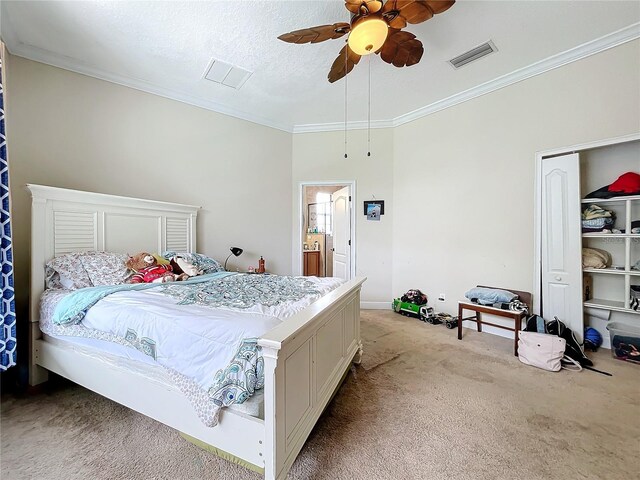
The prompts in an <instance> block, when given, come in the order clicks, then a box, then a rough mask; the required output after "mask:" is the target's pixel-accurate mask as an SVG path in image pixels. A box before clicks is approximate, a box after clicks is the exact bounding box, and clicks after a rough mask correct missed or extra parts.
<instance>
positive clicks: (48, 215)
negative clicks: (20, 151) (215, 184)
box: [27, 185, 200, 322]
mask: <svg viewBox="0 0 640 480" xmlns="http://www.w3.org/2000/svg"><path fill="white" fill-rule="evenodd" d="M27 188H28V189H29V191H30V192H31V197H32V203H31V291H30V293H31V298H30V305H31V312H30V313H31V315H30V320H31V322H37V321H38V304H39V299H40V296H41V295H42V292H43V291H44V281H45V264H46V263H47V262H48V261H49V260H50V259H52V258H53V257H56V256H58V255H62V254H64V253H70V252H85V251H88V250H99V251H108V252H118V253H130V254H134V253H137V252H141V251H153V252H161V251H164V250H175V251H179V252H193V251H195V247H196V218H197V215H198V210H199V209H200V207H195V206H192V205H182V204H179V203H167V202H157V201H154V200H144V199H140V198H129V197H119V196H115V195H105V194H102V193H92V192H82V191H78V190H67V189H64V188H56V187H47V186H43V185H27Z"/></svg>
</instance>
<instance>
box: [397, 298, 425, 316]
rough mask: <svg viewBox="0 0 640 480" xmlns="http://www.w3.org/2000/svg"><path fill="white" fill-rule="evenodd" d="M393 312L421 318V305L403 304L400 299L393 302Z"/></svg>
mask: <svg viewBox="0 0 640 480" xmlns="http://www.w3.org/2000/svg"><path fill="white" fill-rule="evenodd" d="M393 311H394V312H396V313H399V314H400V315H405V316H407V317H415V318H420V305H416V304H415V303H410V302H403V301H402V300H401V299H400V298H396V299H394V300H393Z"/></svg>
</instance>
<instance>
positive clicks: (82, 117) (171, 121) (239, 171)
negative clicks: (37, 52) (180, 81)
mask: <svg viewBox="0 0 640 480" xmlns="http://www.w3.org/2000/svg"><path fill="white" fill-rule="evenodd" d="M7 73H8V81H7V107H8V109H7V110H8V111H7V122H8V123H7V133H8V140H9V144H8V145H9V161H10V166H11V187H12V188H11V190H12V195H13V218H14V222H13V225H14V250H15V251H14V253H15V263H16V284H17V289H16V291H17V295H18V299H19V303H20V305H24V302H25V299H26V297H27V292H28V265H29V260H28V259H29V235H30V233H29V218H30V199H29V196H28V194H27V192H26V190H25V189H24V188H23V187H24V185H25V184H26V183H38V184H44V185H53V186H58V187H65V188H73V189H79V190H90V191H96V192H103V193H109V194H116V195H125V196H135V197H142V198H150V199H155V200H165V201H171V202H180V203H188V204H193V205H201V206H202V210H201V212H200V215H199V218H198V239H197V245H198V250H199V251H202V252H204V253H207V254H209V255H211V256H213V257H215V258H217V259H219V260H221V261H224V259H225V258H226V256H227V255H228V253H229V250H228V249H229V247H230V246H236V245H237V246H239V247H242V248H244V249H245V253H244V254H243V255H242V256H241V257H239V258H237V259H236V258H235V257H232V259H230V260H229V265H230V266H231V267H233V268H236V267H239V268H242V269H246V267H247V266H248V265H250V264H253V265H256V266H257V263H258V261H257V259H258V258H259V257H260V255H263V256H264V258H265V260H266V265H267V269H268V270H269V271H271V272H275V273H282V274H288V273H290V271H291V233H290V232H291V184H292V182H291V135H290V134H289V133H286V132H282V131H279V130H275V129H272V128H268V127H264V126H261V125H257V124H254V123H250V122H246V121H244V120H239V119H235V118H232V117H228V116H224V115H220V114H217V113H214V112H211V111H208V110H204V109H201V108H198V107H194V106H191V105H186V104H184V103H179V102H176V101H173V100H168V99H166V98H162V97H158V96H155V95H151V94H147V93H144V92H140V91H137V90H133V89H130V88H126V87H122V86H119V85H115V84H113V83H108V82H104V81H101V80H96V79H94V78H91V77H87V76H83V75H78V74H75V73H72V72H69V71H66V70H61V69H58V68H54V67H50V66H47V65H44V64H41V63H36V62H32V61H29V60H25V59H23V58H20V57H15V56H11V57H10V59H9V62H8V68H7Z"/></svg>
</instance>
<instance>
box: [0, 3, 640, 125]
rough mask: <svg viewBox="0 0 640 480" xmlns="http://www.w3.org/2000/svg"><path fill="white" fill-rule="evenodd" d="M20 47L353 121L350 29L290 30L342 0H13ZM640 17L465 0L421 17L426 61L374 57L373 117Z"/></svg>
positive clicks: (244, 101)
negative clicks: (471, 53) (344, 60)
mask: <svg viewBox="0 0 640 480" xmlns="http://www.w3.org/2000/svg"><path fill="white" fill-rule="evenodd" d="M1 8H2V9H1V13H2V20H1V22H2V23H1V25H2V35H3V38H4V40H5V42H6V43H7V46H8V48H9V50H10V51H11V52H12V53H15V54H18V55H21V56H25V57H27V58H32V59H35V60H40V61H45V62H46V63H50V64H52V65H56V66H61V67H63V68H68V69H71V70H75V71H79V72H82V73H89V74H92V75H94V76H98V77H101V78H105V79H109V80H113V81H117V82H118V83H123V84H128V85H131V86H134V87H137V88H143V89H145V87H148V88H146V89H148V90H149V91H155V92H157V93H158V92H159V93H163V92H164V93H165V94H166V95H167V96H172V97H174V98H182V99H184V100H185V101H190V102H191V103H196V104H203V105H205V106H208V107H209V108H212V109H214V110H218V111H221V112H226V113H232V114H237V115H238V116H241V117H243V118H251V119H254V120H255V121H257V122H260V123H265V124H270V125H276V126H279V127H281V128H284V129H291V128H292V127H293V126H294V125H305V124H319V123H331V122H342V121H344V98H345V92H344V90H345V85H344V80H341V81H338V82H336V83H335V84H329V83H328V82H327V79H326V78H327V73H328V70H329V67H330V66H331V63H332V62H333V60H334V59H335V57H336V55H337V53H338V51H339V50H340V49H341V48H342V45H343V42H344V39H337V40H329V41H327V42H324V43H321V44H315V45H309V44H307V45H292V44H287V43H284V42H281V41H279V40H277V38H276V37H277V36H278V35H280V34H281V33H284V32H288V31H291V30H295V29H299V28H304V27H307V26H314V25H322V24H327V23H333V22H336V21H348V12H347V10H346V9H345V8H344V6H343V2H342V1H340V0H328V1H317V0H316V1H313V2H307V1H274V0H270V1H266V0H265V1H258V2H256V1H240V0H235V1H229V0H227V1H225V2H219V1H212V2H110V1H100V2H58V1H50V2H30V1H20V2H14V1H6V0H5V1H3V2H2V6H1ZM639 20H640V2H638V1H629V2H624V1H602V2H599V1H577V2H573V1H530V2H528V1H493V2H492V1H458V2H457V3H456V4H455V5H454V6H453V7H452V8H451V9H449V10H448V11H447V12H444V13H442V14H440V15H437V16H435V17H434V18H433V19H431V20H429V21H427V22H425V23H423V24H420V25H409V26H408V27H407V29H406V30H408V31H411V32H412V33H414V34H415V35H416V36H417V37H418V38H419V39H420V40H421V41H422V42H423V43H424V46H425V54H424V56H423V58H422V61H421V62H420V63H419V64H418V65H416V66H413V67H408V68H402V69H398V68H395V67H393V66H391V65H388V64H386V63H384V62H382V61H381V60H380V59H379V58H377V56H375V55H372V56H371V75H372V77H371V78H372V88H373V94H372V97H373V98H372V107H371V108H372V119H373V120H392V119H394V118H397V117H399V116H402V115H404V114H407V113H409V112H411V111H414V110H416V109H418V108H421V107H424V106H427V105H431V104H433V103H434V102H437V101H439V100H442V99H444V98H447V97H450V96H452V95H455V94H457V93H459V92H462V91H465V90H467V89H470V88H472V87H474V86H476V85H479V84H483V83H485V82H488V81H490V80H492V79H495V78H497V77H500V76H502V75H506V74H509V73H510V72H513V71H515V70H518V69H521V68H524V67H527V66H529V65H531V64H533V63H535V62H539V61H541V60H543V59H545V58H548V57H550V56H553V55H556V54H559V53H561V52H564V51H566V50H569V49H571V48H574V47H576V46H579V45H582V44H584V43H585V42H589V41H591V40H593V39H596V38H599V37H602V36H604V35H607V34H610V33H611V32H614V31H617V30H619V29H621V28H624V27H627V26H629V25H631V24H634V23H637V22H638V21H639ZM490 39H491V40H493V41H494V43H495V44H496V46H497V48H498V52H497V53H494V54H492V55H489V56H487V57H486V58H484V59H482V60H480V61H478V62H475V63H472V64H469V65H467V66H465V67H463V68H461V69H460V70H454V69H453V68H452V67H451V66H450V65H449V64H448V63H447V60H449V59H450V58H452V57H454V56H456V55H459V54H461V53H463V52H465V51H467V50H469V49H470V48H473V47H475V46H477V45H479V44H481V43H483V42H485V41H487V40H490ZM212 58H217V59H219V60H222V61H225V62H228V63H231V64H233V65H237V66H239V67H242V68H244V69H247V70H250V71H252V72H254V73H253V75H252V76H251V77H250V78H249V80H248V81H247V82H246V84H245V85H244V86H243V87H242V88H241V89H240V90H234V89H232V88H229V87H225V86H223V85H220V84H216V83H212V82H209V81H207V80H204V79H203V75H204V73H205V69H206V67H207V65H208V64H209V62H210V60H211V59H212ZM368 61H369V57H367V58H363V59H362V60H361V62H360V64H359V65H357V66H356V68H355V70H354V72H352V73H351V74H350V75H349V76H348V92H349V95H348V96H349V119H350V120H366V118H367V109H366V104H367V98H368V94H367V85H368V76H367V72H368V67H369V65H368Z"/></svg>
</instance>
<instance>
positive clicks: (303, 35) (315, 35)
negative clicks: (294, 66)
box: [278, 22, 351, 44]
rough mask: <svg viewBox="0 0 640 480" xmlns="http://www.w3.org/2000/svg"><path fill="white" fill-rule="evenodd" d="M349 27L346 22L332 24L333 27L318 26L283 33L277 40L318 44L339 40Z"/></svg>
mask: <svg viewBox="0 0 640 480" xmlns="http://www.w3.org/2000/svg"><path fill="white" fill-rule="evenodd" d="M350 29H351V26H350V25H349V24H348V23H346V22H340V23H334V24H333V25H320V26H317V27H311V28H303V29H301V30H294V31H293V32H289V33H283V34H282V35H280V36H279V37H278V39H279V40H282V41H283V42H288V43H297V44H302V43H319V42H324V41H325V40H331V39H334V38H340V37H342V36H343V35H344V34H346V33H348V32H349V30H350Z"/></svg>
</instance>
